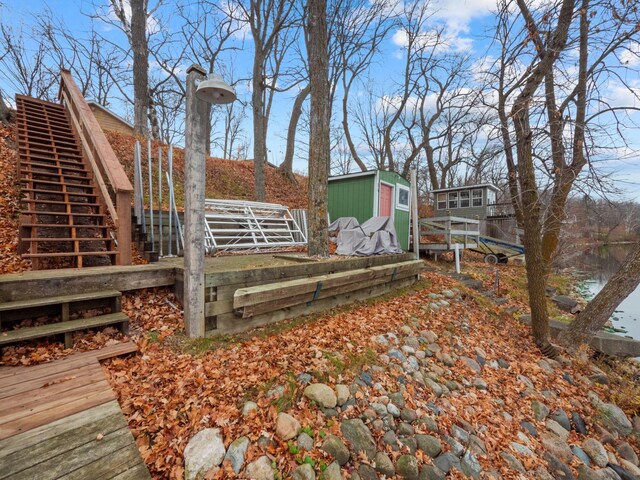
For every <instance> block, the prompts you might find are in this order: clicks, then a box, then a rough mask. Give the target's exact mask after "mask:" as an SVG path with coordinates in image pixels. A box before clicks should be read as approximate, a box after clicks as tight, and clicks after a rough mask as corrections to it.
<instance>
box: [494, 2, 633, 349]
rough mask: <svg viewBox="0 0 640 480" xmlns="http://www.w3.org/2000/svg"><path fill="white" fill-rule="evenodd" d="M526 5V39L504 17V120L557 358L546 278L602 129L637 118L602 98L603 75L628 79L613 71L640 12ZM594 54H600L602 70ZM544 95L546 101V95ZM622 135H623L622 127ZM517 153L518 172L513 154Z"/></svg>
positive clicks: (535, 280)
mask: <svg viewBox="0 0 640 480" xmlns="http://www.w3.org/2000/svg"><path fill="white" fill-rule="evenodd" d="M516 4H517V8H518V12H519V13H520V14H521V15H522V18H523V19H524V22H525V30H524V32H523V33H521V34H517V33H514V32H517V26H516V25H517V22H518V20H517V19H515V20H511V19H510V18H512V17H510V14H509V13H508V12H509V8H510V6H509V4H505V5H504V6H503V8H502V10H501V12H502V13H501V16H500V18H501V22H500V28H499V29H498V32H499V33H500V35H501V38H500V43H501V45H502V46H503V50H502V51H503V52H505V50H504V47H505V46H509V50H508V51H509V53H508V55H506V56H504V55H503V56H502V58H501V59H500V68H499V74H498V78H499V82H498V85H499V92H498V105H499V112H498V113H499V116H500V120H501V130H502V138H503V140H504V151H505V154H506V158H507V168H508V171H509V184H510V191H511V196H512V202H513V204H514V208H515V209H516V212H517V213H518V216H519V217H521V218H520V220H521V222H522V226H523V227H524V231H525V236H524V246H525V249H526V252H527V278H528V284H529V299H530V306H531V313H532V326H533V333H534V337H535V340H536V343H538V345H540V346H541V347H542V348H543V349H547V350H546V351H547V352H548V353H551V354H552V353H553V351H552V350H551V349H548V345H549V343H548V320H547V307H546V300H545V295H544V285H545V275H546V274H547V272H548V268H549V266H550V263H551V260H552V259H553V256H554V255H555V252H556V250H557V246H558V240H559V235H560V228H561V224H562V220H563V219H564V209H565V205H566V201H567V199H568V197H569V194H570V193H571V191H572V189H573V187H574V184H575V182H576V181H577V179H578V177H579V175H580V173H581V172H582V170H583V168H584V167H585V165H587V163H588V159H589V155H590V152H592V153H595V152H596V148H595V138H594V137H593V136H592V135H593V134H594V133H595V132H596V131H597V130H598V129H599V128H600V127H599V126H598V125H597V120H598V119H599V118H600V117H601V116H602V115H606V114H609V115H610V117H611V118H614V121H617V120H616V112H617V111H618V110H628V109H629V108H632V107H612V106H607V107H606V108H602V106H601V105H598V102H599V101H600V100H599V99H600V98H601V97H602V95H600V93H599V92H598V90H599V88H600V86H599V78H600V76H601V75H605V76H606V75H613V76H614V77H613V78H619V77H620V75H618V74H615V73H614V71H613V70H612V69H611V68H610V67H609V66H608V63H607V62H608V59H609V58H612V57H615V54H616V52H619V51H620V49H622V48H623V46H626V45H627V44H628V42H630V41H632V39H633V36H634V34H635V33H636V32H637V29H638V21H637V20H638V18H637V15H638V13H637V9H635V7H630V8H629V6H627V5H626V4H624V3H618V2H613V3H612V2H601V3H598V4H597V5H594V4H592V3H591V2H590V1H589V0H582V1H580V4H579V5H576V2H575V1H574V0H563V1H562V2H559V4H558V5H555V4H552V5H543V6H541V7H538V8H536V9H532V8H531V7H530V5H529V4H527V2H526V1H525V0H517V1H516ZM574 20H575V21H574ZM572 26H575V27H574V28H572ZM514 37H515V38H514ZM530 47H532V48H533V50H531V49H530ZM576 51H577V68H575V64H576V59H575V56H573V55H574V52H576ZM590 51H597V52H598V53H597V55H596V57H595V59H594V60H593V61H592V60H590V57H589V52H590ZM565 58H566V59H567V60H565ZM569 58H570V60H569ZM569 63H570V65H568V64H569ZM574 72H575V73H574ZM609 78H611V77H609ZM539 90H542V91H543V92H544V94H543V95H539V94H538V91H539ZM514 97H515V98H514ZM510 102H513V107H512V108H511V113H510V118H508V117H506V115H505V114H506V106H507V105H508V104H509V103H510ZM590 111H591V112H592V113H589V112H590ZM594 120H595V121H594ZM510 125H512V126H513V136H514V138H515V141H513V143H512V140H511V132H510ZM617 125H618V127H619V128H618V131H620V128H622V125H621V123H619V122H618V123H617ZM567 132H571V133H570V135H569V136H568V135H567ZM590 142H591V143H590ZM512 145H515V147H516V153H517V156H516V158H517V164H516V163H515V162H514V161H513V157H510V154H509V152H510V151H511V150H512ZM545 177H546V178H548V179H549V183H550V186H549V188H548V193H545V194H544V195H543V196H541V193H540V192H541V189H540V185H539V179H540V178H545Z"/></svg>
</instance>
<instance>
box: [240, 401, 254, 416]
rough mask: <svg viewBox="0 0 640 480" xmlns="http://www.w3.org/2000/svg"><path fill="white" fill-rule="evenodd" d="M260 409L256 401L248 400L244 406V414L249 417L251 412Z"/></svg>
mask: <svg viewBox="0 0 640 480" xmlns="http://www.w3.org/2000/svg"><path fill="white" fill-rule="evenodd" d="M257 410H258V404H257V403H256V402H246V403H245V404H244V406H243V407H242V416H244V417H248V416H249V415H251V412H255V411H257Z"/></svg>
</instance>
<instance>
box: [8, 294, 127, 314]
mask: <svg viewBox="0 0 640 480" xmlns="http://www.w3.org/2000/svg"><path fill="white" fill-rule="evenodd" d="M120 296H122V293H120V292H119V291H118V290H101V291H98V292H84V293H76V294H73V295H60V296H58V297H44V298H36V299H32V300H16V301H13V302H4V303H0V312H7V311H9V310H23V309H25V308H34V307H45V306H47V305H58V304H62V303H73V302H86V301H87V300H100V299H103V298H114V297H120Z"/></svg>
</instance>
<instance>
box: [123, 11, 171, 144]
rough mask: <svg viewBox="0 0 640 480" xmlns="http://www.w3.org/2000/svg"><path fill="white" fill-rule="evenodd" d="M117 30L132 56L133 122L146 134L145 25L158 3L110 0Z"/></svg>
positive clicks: (147, 111)
mask: <svg viewBox="0 0 640 480" xmlns="http://www.w3.org/2000/svg"><path fill="white" fill-rule="evenodd" d="M110 3H111V8H112V10H113V13H114V14H115V16H116V17H117V18H118V20H119V22H120V24H119V27H120V29H121V30H122V31H123V32H124V34H125V35H126V36H127V39H128V41H129V45H130V47H131V51H132V56H133V69H132V70H133V114H134V115H133V116H134V122H133V125H134V127H135V130H136V132H137V133H138V134H140V135H142V136H145V137H147V136H149V121H148V118H149V112H150V110H149V108H150V103H151V98H150V97H151V95H150V91H149V42H148V37H147V34H148V29H147V25H148V23H149V22H150V21H152V19H153V14H154V12H155V11H157V9H158V8H159V7H160V5H161V2H160V1H158V3H156V5H155V6H154V7H152V8H149V0H129V1H128V2H125V1H124V0H110Z"/></svg>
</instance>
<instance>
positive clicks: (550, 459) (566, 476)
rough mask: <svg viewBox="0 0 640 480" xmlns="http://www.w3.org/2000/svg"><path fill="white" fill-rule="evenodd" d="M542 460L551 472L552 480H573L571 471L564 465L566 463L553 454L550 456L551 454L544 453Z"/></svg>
mask: <svg viewBox="0 0 640 480" xmlns="http://www.w3.org/2000/svg"><path fill="white" fill-rule="evenodd" d="M544 459H545V460H546V462H547V465H548V467H549V471H550V472H551V475H552V476H553V478H558V479H562V480H575V477H574V476H573V473H572V472H571V469H570V468H569V467H568V466H567V465H566V463H564V462H563V461H562V460H560V459H559V458H558V457H556V456H555V455H554V454H552V453H551V452H545V454H544ZM567 463H568V462H567Z"/></svg>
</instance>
